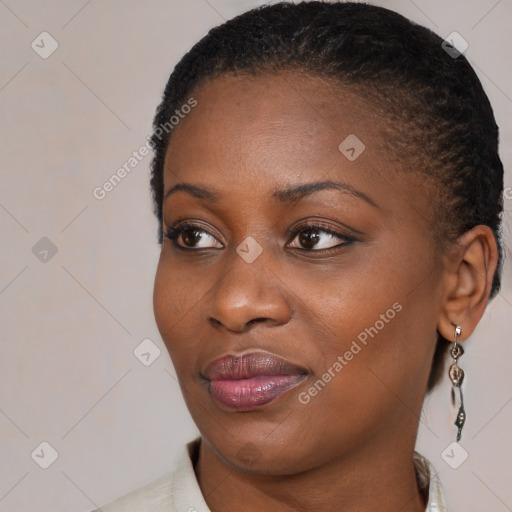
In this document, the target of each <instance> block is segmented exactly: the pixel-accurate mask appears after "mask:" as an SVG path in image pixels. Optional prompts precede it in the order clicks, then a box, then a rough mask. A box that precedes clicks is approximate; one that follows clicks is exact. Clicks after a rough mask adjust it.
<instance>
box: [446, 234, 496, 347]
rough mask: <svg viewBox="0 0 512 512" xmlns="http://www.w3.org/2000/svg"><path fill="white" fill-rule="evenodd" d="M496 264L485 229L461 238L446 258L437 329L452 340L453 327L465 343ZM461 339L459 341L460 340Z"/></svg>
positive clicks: (492, 243)
mask: <svg viewBox="0 0 512 512" xmlns="http://www.w3.org/2000/svg"><path fill="white" fill-rule="evenodd" d="M497 263H498V249H497V244H496V239H495V238H494V234H493V232H492V230H491V229H490V228H489V227H488V226H483V225H479V226H475V227H474V228H472V229H471V230H469V231H467V232H466V233H464V234H463V235H461V236H460V237H459V238H458V239H457V242H456V245H455V249H454V250H451V251H450V254H447V255H446V268H445V277H444V283H445V285H444V294H443V299H442V304H441V311H440V316H439V321H438V325H437V329H438V331H439V333H440V334H441V335H442V336H443V337H444V338H445V339H448V340H450V339H452V337H453V329H454V327H455V326H456V325H462V326H463V335H462V336H463V339H461V341H463V340H464V339H467V338H468V337H469V336H470V335H471V334H472V332H473V331H474V329H475V327H476V326H477V324H478V322H479V321H480V319H481V318H482V315H483V314H484V311H485V308H486V306H487V303H488V301H489V295H490V292H491V286H492V281H493V277H494V273H495V271H496V267H497ZM462 336H461V338H462Z"/></svg>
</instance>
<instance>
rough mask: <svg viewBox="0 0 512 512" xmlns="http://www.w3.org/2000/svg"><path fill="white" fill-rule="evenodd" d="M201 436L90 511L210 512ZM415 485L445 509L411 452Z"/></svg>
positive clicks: (434, 482) (431, 472) (429, 468)
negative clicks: (141, 481)
mask: <svg viewBox="0 0 512 512" xmlns="http://www.w3.org/2000/svg"><path fill="white" fill-rule="evenodd" d="M199 443H200V439H195V440H194V441H191V442H190V443H188V444H187V445H186V446H185V447H184V449H183V452H182V454H181V457H180V459H179V461H178V463H177V466H176V469H175V470H174V471H172V472H169V473H166V474H165V475H163V476H161V477H160V478H159V479H157V480H154V481H153V482H151V483H149V484H147V485H145V486H144V487H141V488H139V489H136V490H134V491H132V492H130V493H129V494H126V495H125V496H122V497H121V498H118V499H116V500H115V501H111V502H110V503H109V504H108V505H105V506H103V507H101V509H97V510H94V511H92V512H101V511H102V512H211V511H210V509H209V508H208V506H207V505H206V503H205V501H204V498H203V495H202V493H201V489H200V488H199V484H198V482H197V479H196V476H195V473H194V465H193V464H194V461H195V460H197V456H198V450H199ZM414 466H415V469H416V478H417V481H418V488H419V490H420V492H421V493H422V495H423V496H425V497H427V500H426V501H427V508H426V509H425V512H447V508H446V503H445V499H444V494H443V488H442V485H441V481H440V480H439V476H438V474H437V471H436V469H435V468H434V466H433V465H432V463H431V462H430V461H429V460H428V459H426V458H425V457H423V456H422V455H420V454H419V453H418V452H416V451H415V452H414Z"/></svg>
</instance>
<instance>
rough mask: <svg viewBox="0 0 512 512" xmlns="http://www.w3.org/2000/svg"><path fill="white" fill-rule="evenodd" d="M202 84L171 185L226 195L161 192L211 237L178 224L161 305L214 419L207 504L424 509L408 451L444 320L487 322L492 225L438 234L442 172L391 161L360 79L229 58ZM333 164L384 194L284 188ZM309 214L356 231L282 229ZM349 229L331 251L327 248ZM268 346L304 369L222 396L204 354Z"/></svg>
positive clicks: (206, 453) (161, 282)
mask: <svg viewBox="0 0 512 512" xmlns="http://www.w3.org/2000/svg"><path fill="white" fill-rule="evenodd" d="M193 96H194V97H195V98H196V99H197V101H198V105H197V107H195V108H194V110H193V111H192V112H191V113H190V114H189V115H188V116H187V117H186V118H185V119H184V120H182V121H181V122H180V124H179V125H178V126H177V127H176V128H175V130H174V131H173V134H172V138H171V142H170V145H169V148H168V152H167V155H166V162H165V174H164V197H165V194H166V192H167V191H168V190H169V189H170V188H171V187H173V186H174V185H176V184H178V183H183V182H187V183H193V184H195V185H201V186H204V187H208V188H211V189H215V190H216V191H217V192H218V194H219V200H218V202H217V203H210V202H208V201H206V200H205V199H204V198H203V199H200V198H196V197H194V196H193V195H191V194H189V193H187V192H185V191H178V192H176V193H174V194H172V195H171V196H169V197H168V198H167V199H166V200H165V201H164V205H163V219H164V232H165V230H167V228H168V227H169V226H171V225H172V224H173V223H175V222H176V221H177V220H178V219H186V220H189V221H191V222H192V219H194V220H193V222H194V223H195V224H198V225H199V227H200V228H201V229H203V230H204V231H205V232H201V233H202V238H201V239H200V243H199V242H198V241H197V240H196V242H195V243H196V244H199V245H200V246H201V247H209V248H210V249H203V250H198V249H189V250H188V251H187V250H186V249H184V250H183V249H182V250H180V249H178V248H176V247H175V246H174V245H173V242H172V241H171V240H169V239H167V238H165V240H164V244H163V247H162V252H161V257H160V261H159V265H158V269H157V273H156V277H155V288H154V311H155V319H156V322H157V325H158V328H159V330H160V333H161V335H162V339H163V340H164V342H165V344H166V346H167V348H168V351H169V354H170V356H171V358H172V361H173V363H174V366H175V369H176V373H177V376H178V379H179V382H180V386H181V388H182V391H183V394H184V398H185V400H186V403H187V405H188V408H189V410H190V413H191V415H192V417H193V419H194V421H195V422H196V424H197V426H198V428H199V430H200V432H201V434H202V439H203V442H202V444H201V450H200V456H199V462H198V464H197V467H196V474H197V476H198V480H199V484H200V486H201V489H202V491H203V494H204V496H205V499H206V502H207V504H208V506H209V507H210V509H211V510H212V511H213V512H228V511H235V510H237V511H238V510H244V511H248V512H252V511H261V510H266V511H267V512H272V511H282V510H315V511H334V510H343V511H344V512H356V511H368V510H379V511H380V512H396V511H398V510H401V511H402V512H420V511H424V509H425V503H424V502H423V501H422V498H421V496H420V494H419V492H418V489H417V485H416V479H415V474H414V466H413V457H412V455H413V450H414V445H415V439H416V435H417V430H418V425H419V415H420V412H421V407H422V403H423V399H424V396H425V392H426V386H427V379H428V376H429V372H430V367H431V361H432V356H433V353H434V348H435V343H436V329H439V331H440V332H441V334H443V336H445V337H446V338H447V339H453V332H454V325H456V324H460V325H461V326H462V336H461V338H460V341H461V342H463V341H464V340H465V339H467V337H468V336H469V335H470V334H471V333H472V331H473V329H474V327H475V326H476V324H477V323H478V321H479V319H480V317H481V316H482V314H483V312H484V310H485V306H486V303H487V300H488V296H489V292H490V286H491V281H492V275H493V273H494V270H495V268H496V261H497V251H496V244H495V241H494V237H493V235H492V232H491V231H490V230H489V229H488V228H486V227H484V226H478V227H476V228H474V229H473V230H471V231H470V232H468V233H466V234H465V235H463V236H462V237H461V239H460V243H459V244H457V245H450V246H447V247H445V248H444V249H443V250H441V249H440V247H439V246H438V244H436V243H435V242H434V234H433V233H434V231H433V230H435V226H433V225H432V222H433V221H432V219H433V214H432V208H433V206H432V204H433V200H432V190H431V189H429V188H428V187H427V185H426V182H425V180H424V178H423V177H421V176H420V175H418V174H414V173H397V172H396V169H395V167H394V166H395V164H393V163H392V162H393V159H392V158H391V157H392V155H388V154H386V153H385V152H384V151H383V150H382V149H381V146H382V144H381V143H382V139H381V138H380V137H381V136H380V130H379V126H380V127H382V126H383V123H385V122H386V120H385V118H382V117H381V116H379V115H378V114H376V113H375V111H374V110H372V108H371V106H370V105H368V104H366V103H364V102H363V101H362V100H361V99H359V98H358V97H357V95H356V94H354V92H353V91H352V92H351V91H349V90H344V89H341V88H340V87H334V86H332V85H330V84H328V83H326V82H324V81H322V80H321V79H319V78H314V77H309V76H303V75H300V74H298V73H296V74H294V73H282V74H277V75H272V76H259V77H227V76H224V77H221V78H217V79H215V80H213V81H209V82H207V83H204V84H202V85H200V86H199V87H198V89H197V90H196V91H194V93H193ZM349 134H355V135H357V137H358V138H359V139H360V140H361V141H363V143H364V144H365V146H366V149H365V150H364V151H363V153H361V155H360V156H359V157H358V158H357V159H356V160H354V161H349V160H348V159H347V158H346V157H345V156H344V155H343V154H342V153H341V152H340V150H339V149H338V145H339V144H340V143H341V142H342V141H343V140H344V139H345V138H346V137H347V136H348V135H349ZM327 180H331V181H337V182H339V181H343V182H344V183H346V184H349V185H350V186H351V187H353V189H356V190H357V191H359V192H360V193H362V194H364V195H365V196H367V197H368V198H369V199H370V201H371V202H372V203H373V204H369V203H368V202H366V201H365V200H364V199H362V198H361V197H357V196H356V195H353V194H352V193H349V192H347V191H339V190H332V189H331V190H321V191H317V192H314V193H312V194H310V195H308V196H306V197H304V198H302V199H300V200H295V201H293V202H278V201H276V200H274V199H272V197H271V196H272V193H273V192H274V190H275V189H282V188H286V187H290V186H293V185H298V184H304V183H310V182H314V181H327ZM306 220H308V221H310V222H312V221H316V222H321V224H322V226H326V227H328V228H330V229H332V230H334V231H337V232H339V233H340V234H341V235H342V236H343V235H344V236H348V237H352V239H353V241H352V242H351V243H347V241H346V240H345V239H343V238H341V239H338V238H336V237H332V236H330V235H329V234H328V233H325V232H320V234H319V236H320V238H319V239H318V242H316V244H317V245H315V242H314V241H313V242H312V243H311V244H310V245H309V246H308V245H307V239H306V246H305V247H306V248H305V249H304V245H301V241H300V237H299V236H295V237H294V238H291V236H290V235H289V233H288V232H287V230H288V229H290V228H291V229H293V228H295V227H297V228H298V227H301V226H303V225H304V222H305V221H306ZM316 222H315V223H316ZM189 233H190V232H189ZM307 233H308V232H307V231H306V234H307ZM248 236H251V237H252V238H254V239H255V240H256V241H257V242H258V244H259V245H260V246H261V247H262V249H263V252H262V254H261V255H260V256H259V257H258V258H257V259H256V260H255V261H254V262H252V263H247V262H246V261H245V260H244V259H243V258H241V257H240V256H239V254H238V253H237V252H236V248H237V247H238V246H239V245H240V244H241V243H242V242H243V241H244V240H245V239H246V237H248ZM190 240H191V238H190V236H188V237H187V236H186V235H183V236H181V237H179V238H178V239H177V240H176V243H178V244H180V245H182V246H185V247H187V245H186V244H187V243H192V244H194V242H193V239H192V242H190ZM338 244H344V245H342V246H340V247H338V248H337V249H334V250H333V251H332V252H331V253H330V254H326V253H322V251H315V250H314V249H315V248H317V247H320V248H325V247H333V246H336V245H338ZM192 247H194V245H192ZM196 247H197V245H196ZM301 247H303V250H302V251H300V248H301ZM308 247H309V249H308ZM194 251H195V252H194ZM395 303H398V304H399V305H400V306H401V310H400V311H399V312H397V313H396V315H394V318H392V319H391V320H389V321H388V322H385V323H384V326H383V327H382V328H381V329H380V330H378V334H376V335H374V336H373V338H372V337H368V342H367V345H361V344H360V345H361V347H362V348H361V350H360V351H359V352H358V353H357V355H355V356H354V357H353V359H352V360H351V361H349V362H348V364H346V365H345V366H344V367H343V369H342V370H341V371H339V372H338V373H336V376H335V377H333V378H332V379H331V380H330V382H328V383H327V385H326V386H325V387H324V388H322V389H321V391H320V392H318V394H317V395H316V396H314V397H311V400H310V401H309V403H307V404H304V403H301V401H300V400H299V399H298V397H299V394H300V393H301V392H304V391H307V390H308V389H309V388H310V387H311V386H312V385H313V384H314V383H315V382H316V381H318V379H320V378H321V377H322V375H323V374H324V373H325V372H326V371H328V369H329V368H331V367H332V366H333V364H334V363H335V362H336V361H337V358H338V356H340V355H341V356H343V354H344V353H345V352H346V351H347V350H349V349H350V347H351V344H352V342H353V340H357V336H358V335H359V334H360V333H361V332H363V331H365V329H366V328H369V327H370V326H374V325H375V324H376V321H377V320H379V319H380V318H382V317H381V316H380V315H382V314H385V313H386V311H387V310H389V309H390V308H392V306H393V304H395ZM255 350H263V351H267V352H270V353H272V354H275V355H277V356H279V357H282V358H284V359H286V360H288V361H290V362H292V363H294V364H297V365H300V366H302V367H304V368H306V369H307V371H308V375H307V377H306V379H305V380H304V381H303V382H302V383H301V384H300V385H299V386H298V387H296V388H294V389H292V390H289V391H288V392H286V393H285V394H283V395H281V396H280V397H279V398H277V399H276V400H274V401H272V402H270V403H269V404H267V405H265V406H263V407H261V408H260V409H256V410H252V411H249V412H237V411H235V412H234V411H228V410H226V409H224V408H222V407H221V406H219V404H217V403H216V402H215V401H214V400H213V399H212V398H211V396H210V394H209V392H208V382H207V381H205V380H204V379H203V378H201V375H200V374H201V372H202V371H204V369H205V367H206V365H207V364H208V363H210V362H212V361H214V360H216V359H217V358H219V357H222V356H225V355H228V354H234V355H238V354H243V353H249V352H251V351H255Z"/></svg>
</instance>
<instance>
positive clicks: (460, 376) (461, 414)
mask: <svg viewBox="0 0 512 512" xmlns="http://www.w3.org/2000/svg"><path fill="white" fill-rule="evenodd" d="M461 332H462V328H461V326H460V325H457V326H456V327H455V343H454V345H453V347H452V349H451V351H450V353H451V356H452V357H453V364H452V365H451V366H450V371H449V375H450V380H451V381H452V384H453V387H452V405H455V388H458V390H459V395H460V407H459V411H458V412H457V419H456V420H455V425H456V426H457V429H458V430H457V442H459V441H460V437H461V435H462V427H463V426H464V422H465V421H466V412H465V411H464V400H463V398H462V387H461V385H462V381H463V380H464V370H463V369H462V368H459V365H458V361H457V360H458V358H459V357H460V356H461V355H462V354H464V350H463V348H462V345H461V344H460V343H459V336H460V333H461Z"/></svg>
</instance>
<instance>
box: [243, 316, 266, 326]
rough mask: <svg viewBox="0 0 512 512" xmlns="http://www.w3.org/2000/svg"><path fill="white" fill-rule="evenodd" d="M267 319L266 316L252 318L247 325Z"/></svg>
mask: <svg viewBox="0 0 512 512" xmlns="http://www.w3.org/2000/svg"><path fill="white" fill-rule="evenodd" d="M265 320H266V318H263V317H262V318H253V319H252V320H250V321H249V322H247V325H249V324H252V323H256V322H264V321H265Z"/></svg>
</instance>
